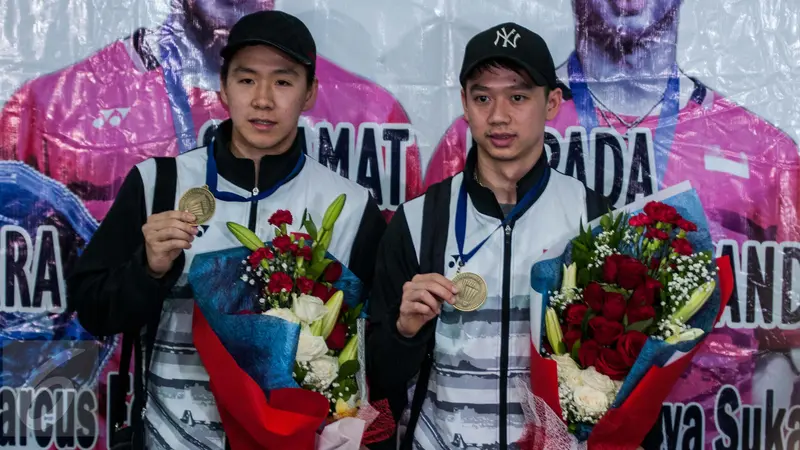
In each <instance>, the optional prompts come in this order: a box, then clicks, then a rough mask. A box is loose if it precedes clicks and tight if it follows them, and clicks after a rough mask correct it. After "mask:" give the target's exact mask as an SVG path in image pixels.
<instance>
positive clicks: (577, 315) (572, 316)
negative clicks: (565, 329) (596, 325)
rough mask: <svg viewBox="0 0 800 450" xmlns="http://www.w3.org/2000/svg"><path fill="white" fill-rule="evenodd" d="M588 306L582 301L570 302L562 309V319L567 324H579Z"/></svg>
mask: <svg viewBox="0 0 800 450" xmlns="http://www.w3.org/2000/svg"><path fill="white" fill-rule="evenodd" d="M588 310H589V308H588V307H587V306H586V305H584V304H582V303H572V304H571V305H569V306H567V308H566V309H565V310H564V321H566V322H567V324H569V325H580V324H582V323H583V318H584V316H586V312H587V311H588Z"/></svg>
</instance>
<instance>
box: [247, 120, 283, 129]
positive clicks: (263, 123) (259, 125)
mask: <svg viewBox="0 0 800 450" xmlns="http://www.w3.org/2000/svg"><path fill="white" fill-rule="evenodd" d="M250 123H251V124H252V125H253V128H255V129H256V130H261V131H268V130H271V129H272V128H273V127H274V126H275V125H276V124H277V123H276V122H273V121H271V120H266V119H250Z"/></svg>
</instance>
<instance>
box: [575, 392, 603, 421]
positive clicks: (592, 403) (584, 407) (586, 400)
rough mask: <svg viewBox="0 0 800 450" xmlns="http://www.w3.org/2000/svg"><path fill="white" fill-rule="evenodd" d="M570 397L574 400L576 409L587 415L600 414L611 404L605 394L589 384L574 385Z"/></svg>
mask: <svg viewBox="0 0 800 450" xmlns="http://www.w3.org/2000/svg"><path fill="white" fill-rule="evenodd" d="M572 398H573V399H574V400H575V406H577V407H578V410H579V411H581V412H582V413H583V414H584V415H587V416H594V415H602V414H604V413H605V412H606V411H608V407H609V406H611V402H610V401H609V400H608V396H607V395H606V394H604V393H602V392H600V391H598V390H596V389H594V388H591V387H589V386H578V387H576V388H575V390H574V391H573V393H572Z"/></svg>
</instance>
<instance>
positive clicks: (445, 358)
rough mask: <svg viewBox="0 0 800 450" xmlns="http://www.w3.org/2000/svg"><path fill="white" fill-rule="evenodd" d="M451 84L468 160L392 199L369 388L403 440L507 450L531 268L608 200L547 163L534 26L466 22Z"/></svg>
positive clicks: (546, 59) (556, 100) (551, 98)
mask: <svg viewBox="0 0 800 450" xmlns="http://www.w3.org/2000/svg"><path fill="white" fill-rule="evenodd" d="M460 82H461V87H462V91H461V100H462V105H463V109H464V117H465V118H466V120H467V122H468V123H469V127H470V130H471V132H472V136H473V143H472V147H471V149H470V150H469V152H468V156H467V161H466V164H465V168H464V169H463V170H462V171H460V172H459V173H457V174H456V175H455V176H452V177H450V178H447V179H445V180H444V181H442V182H439V183H437V184H434V185H433V186H431V187H430V188H429V189H428V191H427V192H426V193H425V195H423V196H422V197H419V198H417V199H414V200H411V201H409V202H407V203H405V204H404V205H402V206H401V207H400V208H399V209H398V210H397V213H396V214H395V216H394V217H393V219H392V221H391V223H390V225H389V227H388V229H387V230H386V233H385V235H384V238H383V240H382V242H381V245H380V248H379V249H378V257H377V262H376V267H375V278H374V281H373V290H372V292H371V296H370V303H369V305H370V306H369V308H370V311H369V316H370V320H371V327H370V334H369V336H368V343H367V373H368V377H369V382H370V389H371V393H370V394H371V396H372V397H373V398H375V399H377V398H389V399H390V402H391V404H392V409H393V412H394V413H395V415H396V417H398V418H399V419H400V420H399V423H398V435H397V439H398V442H399V444H400V445H401V448H404V449H411V448H415V449H416V448H424V449H431V450H433V449H451V448H452V449H455V448H480V449H507V448H517V444H516V443H517V442H518V441H519V440H520V438H521V437H522V432H523V427H524V417H523V412H522V406H521V402H522V400H523V399H522V397H521V395H520V390H519V389H518V387H517V382H518V381H525V380H528V379H529V377H530V372H529V370H530V342H531V341H530V323H529V322H530V319H529V317H530V308H531V307H533V308H541V305H530V298H529V295H528V291H529V289H530V287H529V285H530V283H529V273H530V267H531V265H532V263H533V262H534V261H535V260H536V259H537V258H539V257H540V256H541V255H542V253H543V252H544V251H545V250H546V249H547V248H548V247H549V245H550V244H551V243H554V242H555V241H558V240H560V239H563V238H566V237H569V235H570V234H571V233H572V232H573V230H576V229H577V228H578V226H579V223H580V222H581V221H583V222H584V223H585V222H587V221H589V220H592V219H595V218H596V217H598V216H599V215H601V214H602V213H604V212H606V211H607V203H606V201H605V199H604V198H602V197H601V196H599V195H597V194H596V193H594V192H593V191H591V190H589V189H588V188H586V187H585V186H584V185H583V184H582V183H581V182H580V181H578V180H576V179H574V178H571V177H567V176H565V175H562V174H560V173H558V172H555V171H553V170H552V169H551V168H550V167H549V165H548V162H547V158H546V155H545V154H544V141H543V139H544V124H545V121H546V120H550V119H552V118H553V117H554V116H555V115H556V113H557V112H558V110H559V106H560V105H561V101H562V93H561V89H560V88H559V87H558V86H557V85H556V74H555V68H554V65H553V60H552V57H551V55H550V51H549V50H548V47H547V45H546V44H545V42H544V41H543V40H542V38H541V37H540V36H538V35H537V34H536V33H534V32H532V31H530V30H527V29H525V28H524V27H522V26H520V25H518V24H514V23H505V24H501V25H497V26H495V27H492V28H490V29H488V30H486V31H483V32H481V33H479V34H477V35H476V36H474V37H473V38H472V39H471V40H470V41H469V43H468V44H467V47H466V52H465V55H464V61H463V65H462V67H461V73H460ZM459 280H466V282H465V283H461V282H460V281H459ZM392 444H394V442H392Z"/></svg>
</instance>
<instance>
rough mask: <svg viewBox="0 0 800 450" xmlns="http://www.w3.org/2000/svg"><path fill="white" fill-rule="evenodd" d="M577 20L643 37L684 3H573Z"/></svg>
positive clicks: (576, 0) (641, 0)
mask: <svg viewBox="0 0 800 450" xmlns="http://www.w3.org/2000/svg"><path fill="white" fill-rule="evenodd" d="M573 5H574V8H575V15H576V20H577V21H578V22H579V23H582V24H583V25H584V26H587V27H588V28H594V29H604V30H607V31H613V32H616V33H620V34H623V35H630V36H639V35H641V34H642V33H644V32H645V31H647V30H649V29H650V28H651V27H652V26H653V25H655V24H658V23H659V22H660V21H661V20H663V19H664V18H665V17H666V16H667V14H669V13H670V12H673V11H675V10H676V9H677V8H679V7H680V5H681V0H573Z"/></svg>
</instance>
